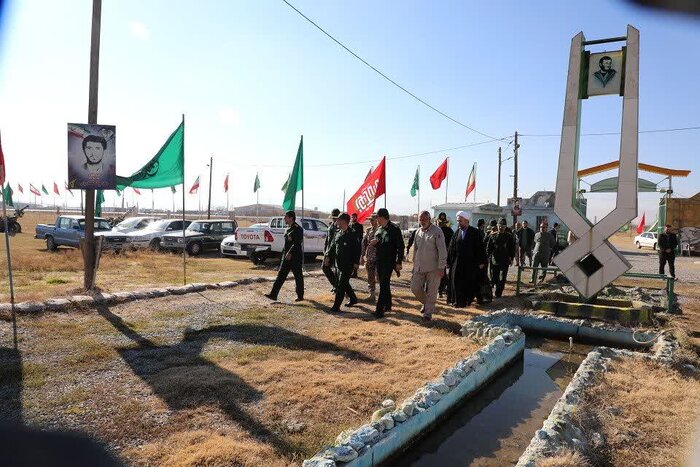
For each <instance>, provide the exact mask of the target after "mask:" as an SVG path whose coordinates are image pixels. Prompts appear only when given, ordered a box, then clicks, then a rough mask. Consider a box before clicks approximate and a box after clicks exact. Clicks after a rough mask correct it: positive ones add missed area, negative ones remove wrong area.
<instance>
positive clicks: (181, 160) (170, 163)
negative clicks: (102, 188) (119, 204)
mask: <svg viewBox="0 0 700 467" xmlns="http://www.w3.org/2000/svg"><path fill="white" fill-rule="evenodd" d="M184 179H185V121H184V120H183V121H182V123H181V124H180V126H178V127H177V129H176V130H175V131H174V132H173V133H172V134H171V135H170V137H169V138H168V140H167V141H166V142H165V144H164V145H163V147H162V148H160V151H158V153H157V154H156V155H155V156H153V158H152V159H151V160H150V161H148V163H147V164H146V165H144V166H143V167H141V169H140V170H139V171H137V172H135V173H134V174H132V175H131V176H130V177H120V176H117V188H118V189H119V190H124V188H125V187H127V186H130V187H133V188H166V187H169V186H173V185H179V184H180V183H183V181H184Z"/></svg>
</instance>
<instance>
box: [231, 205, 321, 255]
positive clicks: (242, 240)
mask: <svg viewBox="0 0 700 467" xmlns="http://www.w3.org/2000/svg"><path fill="white" fill-rule="evenodd" d="M297 222H300V225H301V226H302V227H303V228H304V256H306V257H307V258H309V259H313V258H315V257H316V256H318V255H320V254H322V253H323V247H324V245H325V242H326V235H327V234H328V225H326V223H325V222H323V221H321V220H318V219H311V218H304V219H297ZM286 230H287V225H286V224H285V222H284V218H283V217H273V218H272V219H270V222H268V223H267V225H264V226H262V227H255V226H252V227H248V228H239V229H238V230H237V231H236V235H235V240H236V242H237V243H238V245H240V248H241V250H242V251H243V252H245V253H246V254H247V256H248V257H249V258H250V259H251V260H252V261H253V263H254V264H260V263H262V262H264V261H265V260H266V259H268V258H281V257H282V250H283V248H284V232H285V231H286Z"/></svg>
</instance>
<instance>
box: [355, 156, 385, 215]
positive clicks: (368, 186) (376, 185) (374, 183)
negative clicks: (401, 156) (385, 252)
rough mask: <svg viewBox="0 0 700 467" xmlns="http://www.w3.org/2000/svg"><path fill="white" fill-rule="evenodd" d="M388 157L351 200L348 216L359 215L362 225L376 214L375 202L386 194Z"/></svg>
mask: <svg viewBox="0 0 700 467" xmlns="http://www.w3.org/2000/svg"><path fill="white" fill-rule="evenodd" d="M385 161H386V157H384V158H382V162H381V163H380V164H379V165H378V166H377V168H376V169H374V170H373V171H372V174H371V175H368V176H367V178H366V179H365V181H364V183H363V184H362V186H361V187H360V189H359V190H357V192H355V194H354V195H352V197H351V198H350V200H349V201H348V205H347V210H348V214H350V215H353V214H357V221H358V222H360V223H362V222H364V221H365V219H367V218H368V217H369V216H371V215H372V213H373V212H374V202H375V201H376V199H377V198H379V197H380V196H381V195H383V194H385V192H386V173H385Z"/></svg>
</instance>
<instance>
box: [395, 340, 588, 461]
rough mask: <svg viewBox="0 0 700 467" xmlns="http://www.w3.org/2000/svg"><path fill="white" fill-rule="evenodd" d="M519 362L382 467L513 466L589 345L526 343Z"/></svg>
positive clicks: (540, 341)
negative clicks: (394, 466) (386, 466)
mask: <svg viewBox="0 0 700 467" xmlns="http://www.w3.org/2000/svg"><path fill="white" fill-rule="evenodd" d="M525 342H526V344H525V345H526V348H525V351H524V353H523V357H522V358H519V359H517V360H516V361H515V362H514V363H513V364H512V365H510V366H509V367H507V368H506V369H505V370H504V371H502V372H501V373H500V374H499V375H498V376H497V377H496V378H494V379H493V380H492V381H491V382H490V383H488V384H487V385H486V386H485V387H484V388H483V389H482V390H481V391H480V392H479V393H478V394H477V395H475V396H474V397H472V398H469V399H468V400H467V401H466V402H465V403H464V404H462V405H460V406H459V407H457V408H456V409H455V410H454V411H453V412H452V413H451V414H450V415H449V416H448V417H447V418H446V419H444V420H443V421H441V422H439V423H438V424H437V425H436V426H435V427H434V428H433V429H432V430H431V431H430V432H429V433H428V434H426V435H425V436H424V437H422V438H421V439H419V440H418V441H417V442H416V443H414V444H413V445H411V446H410V447H409V448H408V450H407V451H406V452H404V453H403V454H402V455H401V456H399V457H397V458H394V459H392V460H390V461H389V462H388V463H387V465H397V466H402V467H403V466H413V467H438V466H439V467H449V466H506V465H515V464H516V463H517V462H518V458H519V457H520V455H521V454H522V453H523V451H524V450H525V449H526V448H527V446H528V444H529V443H530V440H531V439H532V436H533V434H534V433H535V432H536V431H537V430H538V429H539V428H540V427H541V426H542V422H543V421H544V420H545V419H546V418H547V416H549V413H550V411H551V410H552V408H553V407H554V405H555V404H556V402H557V400H558V399H559V397H561V395H562V393H563V392H564V390H565V389H566V386H567V385H568V384H569V381H570V380H571V378H572V377H573V375H574V373H575V372H576V369H577V368H578V366H579V365H580V364H581V362H582V361H583V359H584V358H586V355H587V354H588V352H589V351H590V350H591V349H592V346H589V345H582V344H576V343H574V344H573V346H571V347H570V345H569V342H565V341H557V340H551V339H546V338H542V337H536V336H528V337H527V338H526V341H525Z"/></svg>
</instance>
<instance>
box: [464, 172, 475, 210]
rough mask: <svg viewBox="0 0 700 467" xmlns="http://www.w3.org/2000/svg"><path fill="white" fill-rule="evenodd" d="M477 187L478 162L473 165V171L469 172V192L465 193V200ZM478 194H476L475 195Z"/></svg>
mask: <svg viewBox="0 0 700 467" xmlns="http://www.w3.org/2000/svg"><path fill="white" fill-rule="evenodd" d="M475 188H476V164H474V165H472V172H471V173H470V174H469V180H467V192H466V194H465V195H464V201H466V200H467V198H468V197H469V194H470V193H471V192H472V191H474V189H475ZM474 196H476V195H474Z"/></svg>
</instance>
